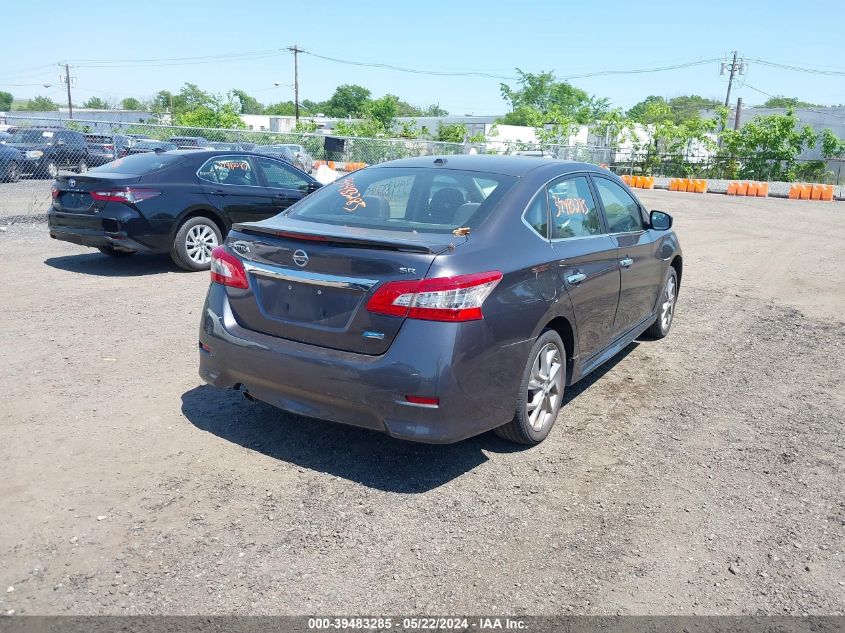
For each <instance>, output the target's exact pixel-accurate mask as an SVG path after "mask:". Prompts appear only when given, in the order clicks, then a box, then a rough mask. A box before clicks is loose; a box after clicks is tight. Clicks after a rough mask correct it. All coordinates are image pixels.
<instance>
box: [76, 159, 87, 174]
mask: <svg viewBox="0 0 845 633" xmlns="http://www.w3.org/2000/svg"><path fill="white" fill-rule="evenodd" d="M77 171H78V172H79V173H80V174H84V173H85V172H86V171H88V163H86V162H85V161H84V160H81V161H79V165H78V166H77Z"/></svg>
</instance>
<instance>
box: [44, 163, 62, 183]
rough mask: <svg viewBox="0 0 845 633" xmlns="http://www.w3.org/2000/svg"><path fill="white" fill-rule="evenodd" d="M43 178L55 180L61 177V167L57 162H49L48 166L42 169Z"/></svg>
mask: <svg viewBox="0 0 845 633" xmlns="http://www.w3.org/2000/svg"><path fill="white" fill-rule="evenodd" d="M40 175H41V177H42V178H52V179H53V180H55V179H56V177H57V176H58V175H59V165H58V163H56V161H55V160H52V159H50V160H48V161H47V164H46V165H44V166H43V167H42V168H41V174H40Z"/></svg>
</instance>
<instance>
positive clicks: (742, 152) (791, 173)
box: [722, 108, 817, 180]
mask: <svg viewBox="0 0 845 633" xmlns="http://www.w3.org/2000/svg"><path fill="white" fill-rule="evenodd" d="M800 123H801V122H800V121H799V120H798V117H797V116H795V111H794V110H792V109H791V108H790V109H788V110H787V111H786V113H785V114H770V115H767V116H757V117H754V119H752V120H751V121H749V122H748V123H746V124H745V125H743V126H742V127H741V128H740V129H739V130H730V129H728V130H725V131H724V132H723V133H722V139H723V143H724V147H725V149H726V150H727V151H728V152H729V153H730V154H731V155H732V156H734V157H735V158H736V160H737V163H738V164H739V177H740V178H750V179H755V180H766V179H771V180H793V179H794V178H795V177H796V175H797V172H796V165H797V159H798V156H799V155H800V154H801V153H802V152H803V151H804V150H805V149H811V148H813V147H815V146H816V140H817V136H816V133H815V132H813V129H812V128H811V127H810V126H809V125H804V126H801V125H800Z"/></svg>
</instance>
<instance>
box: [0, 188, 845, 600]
mask: <svg viewBox="0 0 845 633" xmlns="http://www.w3.org/2000/svg"><path fill="white" fill-rule="evenodd" d="M3 195H4V194H3V193H2V192H0V197H2V196H3ZM5 195H7V196H8V192H7V193H6V194H5ZM641 197H642V198H643V199H644V201H645V202H646V203H648V204H649V205H650V206H652V207H654V208H660V209H665V210H668V211H670V212H672V213H674V214H675V218H676V228H677V231H678V233H679V235H680V237H681V240H682V243H683V246H684V249H685V254H686V258H685V274H684V283H683V286H682V288H681V293H680V302H679V305H678V314H677V320H676V322H675V324H674V328H673V331H672V333H671V334H670V336H669V337H668V338H667V339H665V340H664V341H662V342H656V343H655V342H642V343H639V344H634V345H632V346H630V347H629V348H628V349H627V350H625V352H623V353H622V354H620V355H619V356H618V357H616V358H615V359H614V360H613V362H612V363H610V364H609V365H608V366H607V367H605V368H604V369H603V370H601V371H599V372H598V373H597V374H595V375H592V376H591V377H590V378H589V379H587V380H586V381H584V382H583V383H581V384H579V385H578V386H577V388H575V389H572V390H570V391H569V392H568V404H567V406H566V407H565V409H564V411H563V413H562V415H561V418H560V419H559V421H558V424H557V426H556V428H555V430H554V431H553V432H552V435H551V436H550V437H549V439H548V440H547V441H546V442H545V443H544V444H543V445H541V446H540V447H537V448H534V449H528V450H519V449H514V448H513V447H512V446H510V445H508V444H506V443H504V442H502V441H500V440H498V439H496V438H495V437H493V436H492V435H490V434H488V435H484V436H482V437H479V438H476V439H472V440H469V441H466V442H463V443H460V444H457V445H451V446H424V445H415V444H408V443H403V442H400V441H395V440H391V439H389V438H386V437H383V436H380V435H377V434H374V433H369V432H366V431H361V430H357V429H352V428H346V427H343V426H338V425H332V424H328V423H323V422H319V421H314V420H308V419H303V418H299V417H296V416H291V415H286V414H284V413H282V412H280V411H277V410H275V409H272V408H271V407H269V406H266V405H262V404H250V403H247V402H245V401H244V400H243V399H242V398H241V397H240V396H238V395H236V394H233V393H225V392H220V391H217V390H214V389H212V388H210V387H206V386H203V385H202V384H201V383H200V380H199V378H198V377H197V371H196V370H197V354H196V349H195V348H196V335H197V327H198V321H199V312H200V307H201V302H202V299H203V296H204V292H205V288H206V285H207V277H206V275H204V274H188V273H181V272H177V270H176V269H175V267H174V266H173V265H172V264H171V263H170V261H169V260H168V259H167V258H165V257H140V256H139V257H135V258H133V259H131V260H125V261H112V260H110V259H108V258H106V257H104V256H102V255H100V254H98V253H95V252H93V251H90V250H87V249H84V248H81V247H76V246H72V245H70V244H65V243H60V242H55V241H51V240H49V239H48V238H47V236H46V230H45V226H44V225H43V224H20V223H19V224H13V225H12V226H11V227H10V228H9V229H8V231H7V232H5V233H0V246H2V248H3V252H4V253H5V265H6V274H5V275H4V278H3V282H2V288H3V290H2V297H3V312H4V313H3V317H2V322H0V323H2V325H1V326H0V366H2V367H3V371H2V373H0V392H2V393H3V394H4V398H3V407H2V413H0V424H2V438H3V441H2V443H0V461H2V464H3V470H2V475H3V476H2V480H0V517H3V519H2V521H0V589H2V591H0V612H9V611H12V610H13V611H14V612H15V613H17V614H27V613H28V614H35V613H39V614H47V613H49V614H56V613H74V614H89V613H96V614H106V613H108V614H117V613H133V614H135V613H144V614H146V613H169V614H183V613H205V614H212V613H246V612H254V613H267V614H269V613H275V614H302V613H342V614H361V613H370V614H379V613H381V614H390V613H419V614H424V613H441V614H447V613H467V614H477V613H488V612H499V613H514V614H561V613H563V614H570V613H575V614H580V613H594V614H616V613H625V614H634V613H636V614H646V613H649V614H665V613H683V614H692V613H698V614H717V613H719V614H724V613H728V614H743V613H755V614H764V613H765V614H801V613H811V614H843V613H845V571H843V570H845V550H843V543H845V538H844V537H845V495H843V490H845V477H843V473H844V472H845V439H843V438H845V434H843V421H845V413H843V412H845V389H843V385H845V363H843V360H842V356H843V354H845V322H843V316H842V315H843V314H845V285H843V284H842V270H843V269H845V254H843V253H845V248H843V247H845V203H833V204H824V203H818V202H806V203H801V202H790V201H786V200H744V199H730V198H726V197H724V196H716V195H695V194H677V193H668V192H661V191H654V192H643V193H642V196H641ZM0 203H2V204H0V215H4V214H5V215H11V214H12V213H11V212H14V209H13V207H14V204H12V203H11V202H10V198H9V197H6V198H5V199H4V200H0ZM0 224H2V222H0ZM7 588H8V591H7Z"/></svg>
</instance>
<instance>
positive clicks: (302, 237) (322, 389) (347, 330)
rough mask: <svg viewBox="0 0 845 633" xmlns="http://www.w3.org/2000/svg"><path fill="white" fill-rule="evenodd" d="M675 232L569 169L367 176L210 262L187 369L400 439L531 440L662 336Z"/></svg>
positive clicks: (673, 280)
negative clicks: (645, 339) (568, 391)
mask: <svg viewBox="0 0 845 633" xmlns="http://www.w3.org/2000/svg"><path fill="white" fill-rule="evenodd" d="M671 226H672V218H671V216H669V215H668V214H667V213H665V212H662V211H651V212H647V211H646V209H645V208H644V207H643V206H642V204H641V203H640V202H639V201H638V200H637V198H636V197H635V196H634V194H633V193H632V192H631V191H630V190H629V189H628V188H627V187H626V186H625V185H624V184H623V183H622V182H621V181H620V180H619V178H617V177H616V176H615V175H613V174H611V173H610V172H608V171H606V170H603V169H599V168H597V167H595V166H592V165H588V164H584V163H576V162H568V161H559V160H549V159H544V158H536V159H532V160H528V159H526V158H524V157H504V156H448V157H438V158H435V157H425V158H414V159H404V160H398V161H392V162H389V163H384V164H381V165H377V166H374V167H369V168H366V169H364V170H361V171H357V172H354V173H352V174H349V175H347V176H345V177H343V178H341V179H339V180H337V181H335V182H334V183H331V184H329V185H326V186H325V187H323V188H322V189H320V190H319V191H318V192H316V193H314V194H313V195H312V196H309V197H308V198H306V199H304V200H302V201H301V202H300V203H298V204H296V205H294V206H293V207H291V209H290V210H289V211H288V212H287V213H284V214H280V215H278V216H275V217H273V218H269V219H267V220H264V221H260V222H244V223H240V224H236V225H235V226H233V228H232V230H231V231H230V233H229V236H228V238H227V240H226V243H225V244H224V245H222V246H220V247H218V248H216V249H214V251H213V254H212V263H211V280H212V283H211V284H210V286H209V289H208V294H207V297H206V302H205V306H204V308H203V311H202V318H201V323H200V333H199V357H200V364H199V373H200V376H201V377H202V378H203V380H205V381H206V382H208V383H210V384H211V385H214V386H217V387H221V388H228V389H238V390H242V391H243V392H244V393H245V394H248V397H249V398H250V399H257V400H261V401H264V402H267V403H269V404H272V405H274V406H276V407H279V408H281V409H285V410H287V411H291V412H294V413H297V414H301V415H305V416H309V417H314V418H322V419H326V420H331V421H335V422H341V423H346V424H351V425H355V426H360V427H366V428H369V429H374V430H378V431H381V432H385V433H387V434H389V435H391V436H393V437H397V438H403V439H409V440H416V441H421V442H430V443H445V442H454V441H458V440H461V439H464V438H466V437H470V436H472V435H476V434H478V433H482V432H485V431H488V430H491V429H495V430H496V432H497V433H498V434H499V435H501V436H502V437H505V438H507V439H509V440H512V441H515V442H520V443H524V444H535V443H538V442H540V441H542V440H543V439H544V438H545V437H546V436H547V435H548V433H549V431H550V429H551V428H552V425H553V424H554V422H555V420H556V418H557V415H558V412H559V410H560V407H561V405H562V402H563V396H564V389H565V388H566V387H567V386H569V385H572V384H573V383H575V382H577V381H578V380H580V379H581V378H583V377H584V376H585V375H587V374H588V373H589V372H591V371H593V370H594V369H596V368H597V367H598V366H600V365H601V364H602V363H604V362H605V361H607V360H608V359H610V358H611V357H612V356H614V355H615V354H616V353H618V352H619V351H621V350H622V349H624V348H625V347H626V346H627V345H629V344H630V343H631V342H632V341H633V340H634V339H636V338H637V337H640V336H641V335H643V334H646V335H648V336H650V337H653V338H662V337H663V336H665V335H666V334H667V333H668V332H669V328H670V326H671V324H672V319H673V316H674V310H675V300H676V298H677V296H678V288H679V286H680V281H681V274H682V263H683V260H682V254H681V248H680V245H679V243H678V238H677V236H676V235H675V233H674V232H673V231H672V230H671ZM303 423H305V422H303Z"/></svg>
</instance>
